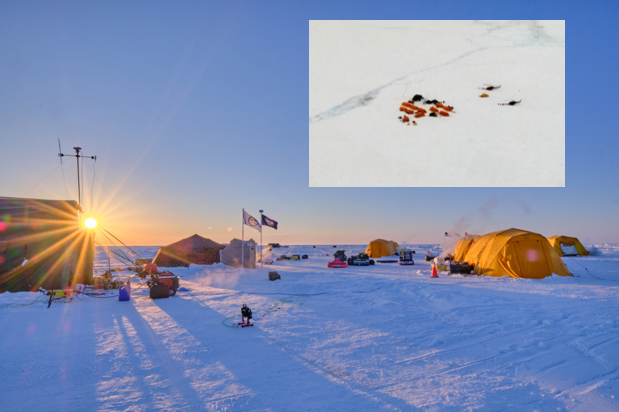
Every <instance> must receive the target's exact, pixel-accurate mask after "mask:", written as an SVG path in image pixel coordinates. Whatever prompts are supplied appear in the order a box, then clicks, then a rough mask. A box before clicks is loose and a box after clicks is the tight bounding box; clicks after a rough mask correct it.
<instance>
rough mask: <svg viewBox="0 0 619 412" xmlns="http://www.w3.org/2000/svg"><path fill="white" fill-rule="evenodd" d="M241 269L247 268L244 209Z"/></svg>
mask: <svg viewBox="0 0 619 412" xmlns="http://www.w3.org/2000/svg"><path fill="white" fill-rule="evenodd" d="M241 267H243V268H244V267H245V209H243V223H242V224H241Z"/></svg>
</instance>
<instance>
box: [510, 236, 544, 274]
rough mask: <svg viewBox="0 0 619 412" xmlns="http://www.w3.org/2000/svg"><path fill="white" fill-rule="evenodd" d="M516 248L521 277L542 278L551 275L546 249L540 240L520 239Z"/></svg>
mask: <svg viewBox="0 0 619 412" xmlns="http://www.w3.org/2000/svg"><path fill="white" fill-rule="evenodd" d="M516 250H517V252H518V253H517V255H518V263H519V264H520V276H521V277H523V278H532V279H541V278H544V277H546V276H550V275H551V272H550V268H549V267H548V262H547V261H546V256H545V255H544V249H543V248H542V245H541V243H540V241H539V240H518V241H516Z"/></svg>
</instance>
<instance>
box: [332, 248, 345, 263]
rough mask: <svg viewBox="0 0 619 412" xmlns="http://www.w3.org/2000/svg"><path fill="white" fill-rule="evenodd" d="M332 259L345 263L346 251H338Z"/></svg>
mask: <svg viewBox="0 0 619 412" xmlns="http://www.w3.org/2000/svg"><path fill="white" fill-rule="evenodd" d="M333 257H334V258H336V259H339V260H341V261H342V262H346V251H344V250H338V251H337V252H335V253H334V254H333Z"/></svg>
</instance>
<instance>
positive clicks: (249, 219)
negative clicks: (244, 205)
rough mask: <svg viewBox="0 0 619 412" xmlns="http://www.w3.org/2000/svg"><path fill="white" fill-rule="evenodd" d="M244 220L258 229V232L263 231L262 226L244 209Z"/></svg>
mask: <svg viewBox="0 0 619 412" xmlns="http://www.w3.org/2000/svg"><path fill="white" fill-rule="evenodd" d="M243 221H244V222H245V224H246V225H247V226H249V227H252V228H254V229H256V230H257V231H258V232H262V226H260V223H258V221H257V220H256V219H254V217H253V216H252V215H250V214H249V213H247V212H246V211H244V210H243Z"/></svg>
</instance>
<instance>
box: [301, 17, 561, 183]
mask: <svg viewBox="0 0 619 412" xmlns="http://www.w3.org/2000/svg"><path fill="white" fill-rule="evenodd" d="M309 186H310V187H564V186H565V21H563V20H553V21H538V20H531V21H524V20H515V21H479V20H471V21H460V20H456V21H445V20H441V21H373V20H372V21H310V22H309Z"/></svg>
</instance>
